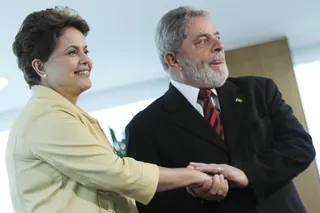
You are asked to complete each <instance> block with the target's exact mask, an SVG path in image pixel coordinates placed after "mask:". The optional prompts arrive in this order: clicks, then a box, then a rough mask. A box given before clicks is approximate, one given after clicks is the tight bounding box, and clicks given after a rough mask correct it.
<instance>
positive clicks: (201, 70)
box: [177, 16, 229, 88]
mask: <svg viewBox="0 0 320 213" xmlns="http://www.w3.org/2000/svg"><path fill="white" fill-rule="evenodd" d="M177 61H178V63H179V65H180V67H181V68H182V72H181V75H182V77H183V78H184V79H185V81H186V83H188V84H191V85H193V86H196V87H199V88H218V87H221V86H222V85H223V84H224V83H225V81H226V79H227V78H228V75H229V72H228V68H227V65H226V61H225V54H224V47H223V44H222V42H221V41H220V37H219V33H218V32H217V31H216V29H215V27H214V25H213V24H212V22H211V20H210V19H208V18H206V17H200V16H199V17H194V18H192V19H191V20H190V23H189V31H188V35H187V37H186V39H185V40H184V41H183V43H182V46H181V50H180V53H179V54H178V55H177Z"/></svg>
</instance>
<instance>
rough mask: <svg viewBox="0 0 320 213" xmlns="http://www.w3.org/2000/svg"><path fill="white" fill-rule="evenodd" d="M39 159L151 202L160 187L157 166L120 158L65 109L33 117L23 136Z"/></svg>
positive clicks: (82, 180) (74, 176)
mask: <svg viewBox="0 0 320 213" xmlns="http://www.w3.org/2000/svg"><path fill="white" fill-rule="evenodd" d="M24 137H26V139H27V141H28V143H30V145H31V151H32V152H33V154H34V155H35V156H37V157H38V158H39V159H41V160H43V161H45V162H47V163H48V164H50V165H52V166H53V167H55V168H56V169H57V170H59V171H60V172H62V173H64V174H65V175H66V176H68V177H70V178H72V179H74V180H75V181H77V182H79V183H81V184H83V185H85V186H88V187H92V188H95V189H97V190H103V191H113V192H116V193H119V194H123V195H126V196H128V197H131V198H133V199H135V200H137V201H139V202H142V203H145V204H146V203H148V202H150V200H151V199H152V197H153V196H154V193H155V191H156V188H157V184H158V178H159V169H158V167H157V166H156V165H153V164H149V163H143V162H138V161H136V160H134V159H132V158H120V157H118V156H117V155H116V154H115V153H114V152H113V150H112V148H109V147H108V146H106V145H105V143H107V141H100V140H98V139H97V138H96V137H94V135H93V134H92V133H91V132H90V130H89V129H87V128H86V127H85V125H83V123H82V122H81V121H80V120H79V119H78V118H76V117H74V116H73V115H71V114H69V113H68V112H64V111H62V110H52V111H50V112H47V113H46V114H45V115H43V116H41V117H39V118H37V119H36V120H34V121H33V122H32V123H31V124H30V127H29V131H28V132H27V134H26V135H25V136H24Z"/></svg>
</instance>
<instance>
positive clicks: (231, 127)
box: [217, 81, 246, 147]
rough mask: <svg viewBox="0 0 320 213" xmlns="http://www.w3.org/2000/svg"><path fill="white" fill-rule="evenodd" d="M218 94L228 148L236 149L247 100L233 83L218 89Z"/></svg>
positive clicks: (228, 82)
mask: <svg viewBox="0 0 320 213" xmlns="http://www.w3.org/2000/svg"><path fill="white" fill-rule="evenodd" d="M217 92H218V97H219V103H220V107H221V119H222V124H223V129H224V135H225V143H226V144H227V146H228V147H234V146H233V145H234V144H235V143H236V140H237V135H238V131H239V128H240V126H241V123H242V119H243V117H244V109H245V105H246V100H245V97H244V95H243V94H241V93H240V92H239V91H238V87H237V86H236V85H235V84H233V83H232V82H231V81H227V82H226V83H225V84H224V85H223V86H222V87H221V88H218V89H217Z"/></svg>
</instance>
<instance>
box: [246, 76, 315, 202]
mask: <svg viewBox="0 0 320 213" xmlns="http://www.w3.org/2000/svg"><path fill="white" fill-rule="evenodd" d="M266 104H267V110H268V115H269V118H270V121H271V125H272V128H273V140H274V141H270V143H272V144H273V148H271V149H268V150H265V151H263V152H259V153H256V154H255V155H254V156H253V157H252V159H251V160H250V161H248V162H246V163H245V164H244V165H242V168H241V169H242V170H243V171H244V172H245V174H246V175H247V177H248V179H249V182H250V186H252V187H253V189H254V191H255V194H256V196H257V198H258V199H259V198H264V197H266V196H268V195H270V194H272V193H273V192H275V191H276V190H277V189H279V188H281V187H282V186H284V185H285V184H286V183H288V182H289V181H291V180H292V179H293V178H294V177H296V176H297V175H298V174H299V173H301V172H302V171H303V170H305V169H306V168H307V167H308V166H309V165H310V163H311V162H312V161H313V160H314V158H315V149H314V147H313V145H312V139H311V137H310V135H309V134H308V133H307V132H306V131H305V130H304V128H303V126H302V125H301V124H300V123H299V121H298V120H297V118H296V117H295V116H294V114H293V111H292V108H291V107H290V106H289V105H287V104H286V103H285V101H284V100H283V99H282V95H281V93H280V91H279V90H278V87H277V86H276V84H275V83H274V82H273V81H272V80H271V79H268V80H267V83H266Z"/></svg>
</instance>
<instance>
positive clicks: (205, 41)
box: [199, 39, 208, 44]
mask: <svg viewBox="0 0 320 213" xmlns="http://www.w3.org/2000/svg"><path fill="white" fill-rule="evenodd" d="M207 41H208V40H207V39H203V40H201V41H200V42H199V43H200V44H205V43H207Z"/></svg>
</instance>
